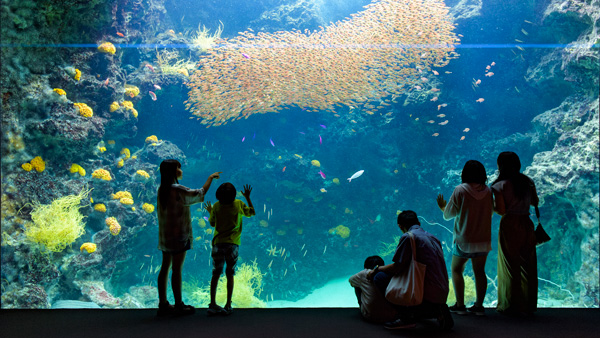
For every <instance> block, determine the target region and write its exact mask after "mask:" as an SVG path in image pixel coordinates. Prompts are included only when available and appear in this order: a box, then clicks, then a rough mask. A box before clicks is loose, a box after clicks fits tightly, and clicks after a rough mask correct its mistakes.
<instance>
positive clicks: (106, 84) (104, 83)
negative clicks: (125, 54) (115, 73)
mask: <svg viewBox="0 0 600 338" xmlns="http://www.w3.org/2000/svg"><path fill="white" fill-rule="evenodd" d="M109 80H110V78H109V77H107V78H106V80H104V82H102V85H103V86H105V87H106V86H108V81H109Z"/></svg>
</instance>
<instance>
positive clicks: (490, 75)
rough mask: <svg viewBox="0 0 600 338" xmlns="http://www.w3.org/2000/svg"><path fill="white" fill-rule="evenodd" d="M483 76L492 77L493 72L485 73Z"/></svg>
mask: <svg viewBox="0 0 600 338" xmlns="http://www.w3.org/2000/svg"><path fill="white" fill-rule="evenodd" d="M485 76H487V77H492V76H494V73H493V72H487V73H485Z"/></svg>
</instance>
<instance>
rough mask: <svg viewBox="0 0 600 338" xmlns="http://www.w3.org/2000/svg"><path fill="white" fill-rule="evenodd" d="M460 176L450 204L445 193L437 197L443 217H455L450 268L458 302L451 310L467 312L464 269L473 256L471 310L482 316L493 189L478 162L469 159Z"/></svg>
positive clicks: (490, 241)
mask: <svg viewBox="0 0 600 338" xmlns="http://www.w3.org/2000/svg"><path fill="white" fill-rule="evenodd" d="M460 176H461V180H462V184H461V185H459V186H457V187H456V188H454V192H453V193H452V196H451V197H450V200H449V202H448V203H447V204H446V201H445V200H444V196H443V195H442V194H440V195H438V197H437V204H438V206H439V208H440V210H442V212H443V213H444V219H445V220H449V219H452V218H454V219H455V220H454V233H453V236H452V237H453V245H452V267H451V270H452V284H453V285H454V295H455V296H456V304H454V305H453V306H451V307H450V311H451V312H455V313H457V314H459V315H464V314H467V308H466V306H465V280H464V278H463V272H464V271H465V265H466V264H467V262H468V261H469V259H470V260H471V265H472V266H473V275H474V277H475V291H476V294H477V299H476V300H475V304H473V306H471V307H469V308H468V311H469V312H472V313H475V314H476V315H480V316H482V315H485V309H484V308H483V301H484V299H485V293H486V290H487V276H486V275H485V261H486V259H487V255H488V252H489V251H490V250H492V212H493V211H492V208H493V201H492V191H491V190H490V188H488V186H486V185H485V183H486V181H487V175H486V172H485V167H484V166H483V164H481V162H479V161H475V160H470V161H467V163H465V166H464V167H463V170H462V173H461V175H460Z"/></svg>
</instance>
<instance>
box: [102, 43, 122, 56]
mask: <svg viewBox="0 0 600 338" xmlns="http://www.w3.org/2000/svg"><path fill="white" fill-rule="evenodd" d="M98 51H99V52H100V53H108V54H114V53H116V52H117V48H116V47H115V45H113V44H112V43H110V42H104V43H102V44H100V46H98Z"/></svg>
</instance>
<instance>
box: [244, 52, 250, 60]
mask: <svg viewBox="0 0 600 338" xmlns="http://www.w3.org/2000/svg"><path fill="white" fill-rule="evenodd" d="M242 56H243V57H245V58H246V59H249V58H250V56H249V55H248V54H246V53H242Z"/></svg>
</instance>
